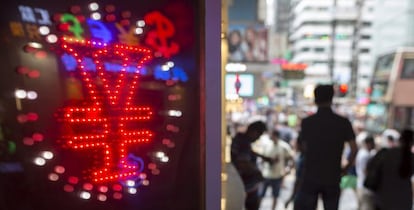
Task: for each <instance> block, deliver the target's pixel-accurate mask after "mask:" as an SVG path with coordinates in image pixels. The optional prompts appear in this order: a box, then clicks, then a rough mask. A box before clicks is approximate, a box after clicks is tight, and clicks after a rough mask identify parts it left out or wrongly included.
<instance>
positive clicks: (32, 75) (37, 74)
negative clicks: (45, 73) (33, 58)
mask: <svg viewBox="0 0 414 210" xmlns="http://www.w3.org/2000/svg"><path fill="white" fill-rule="evenodd" d="M37 54H38V53H36V55H37ZM27 76H28V77H29V78H32V79H34V78H39V77H40V72H39V71H38V70H33V71H30V72H29V73H28V74H27Z"/></svg>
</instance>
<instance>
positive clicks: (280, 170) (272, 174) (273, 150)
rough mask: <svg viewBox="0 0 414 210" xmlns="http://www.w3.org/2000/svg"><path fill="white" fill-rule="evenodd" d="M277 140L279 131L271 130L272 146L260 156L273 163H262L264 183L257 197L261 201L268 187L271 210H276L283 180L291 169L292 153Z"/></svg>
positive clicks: (288, 147) (287, 146)
mask: <svg viewBox="0 0 414 210" xmlns="http://www.w3.org/2000/svg"><path fill="white" fill-rule="evenodd" d="M279 138H280V137H279V131H277V130H273V132H272V133H271V134H270V139H271V140H272V143H273V144H271V145H270V146H269V147H266V148H265V150H264V151H263V154H262V155H264V156H266V157H269V158H271V159H273V161H272V163H270V162H268V161H265V162H263V168H262V174H263V177H264V182H263V185H262V187H261V190H260V192H259V196H260V199H261V200H262V199H263V198H264V196H265V195H266V191H267V189H268V188H269V187H270V188H271V189H272V199H273V202H272V208H271V209H272V210H274V209H276V206H277V199H278V197H279V192H280V187H281V184H282V182H283V178H284V177H285V176H286V175H288V174H289V173H290V171H291V169H292V167H293V151H292V149H291V147H290V145H289V144H288V143H286V142H284V141H282V140H280V139H279Z"/></svg>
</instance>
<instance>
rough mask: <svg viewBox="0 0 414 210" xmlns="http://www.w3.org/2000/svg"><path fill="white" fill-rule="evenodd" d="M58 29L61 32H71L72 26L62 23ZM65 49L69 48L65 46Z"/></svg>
mask: <svg viewBox="0 0 414 210" xmlns="http://www.w3.org/2000/svg"><path fill="white" fill-rule="evenodd" d="M58 28H59V30H61V31H69V28H70V25H69V24H68V23H61V24H59V26H58ZM63 48H67V47H65V46H63Z"/></svg>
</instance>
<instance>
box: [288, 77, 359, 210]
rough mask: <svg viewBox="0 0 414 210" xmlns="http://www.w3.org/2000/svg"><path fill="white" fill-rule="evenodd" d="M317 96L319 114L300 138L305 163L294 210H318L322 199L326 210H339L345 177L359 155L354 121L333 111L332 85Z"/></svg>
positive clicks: (308, 121) (308, 122) (304, 127)
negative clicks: (343, 160) (345, 155)
mask: <svg viewBox="0 0 414 210" xmlns="http://www.w3.org/2000/svg"><path fill="white" fill-rule="evenodd" d="M314 95H315V103H316V105H317V106H318V110H317V112H316V113H315V114H313V115H311V116H309V117H306V118H304V119H303V120H302V123H301V127H300V134H299V137H298V141H299V142H300V145H301V148H302V150H303V151H302V152H303V158H304V160H303V161H304V162H303V172H302V173H303V174H302V175H301V177H300V179H301V180H300V183H301V184H300V187H299V189H298V191H297V195H296V198H295V202H294V209H295V210H314V209H316V205H317V200H318V196H319V195H321V196H322V200H323V205H324V209H325V210H337V209H338V204H339V196H340V186H339V184H340V180H341V175H343V173H344V172H346V171H348V169H349V167H350V166H351V165H352V164H353V163H354V160H355V156H356V153H357V146H356V142H355V133H354V131H353V128H352V125H351V123H350V121H349V120H348V119H347V118H345V117H342V116H340V115H338V114H336V113H335V112H334V111H333V110H332V109H331V105H332V98H333V95H334V88H333V86H332V85H318V86H317V87H316V88H315V90H314ZM345 142H347V143H348V144H349V147H350V156H349V161H348V162H347V164H346V165H344V166H343V167H342V165H341V157H342V154H343V149H344V144H345Z"/></svg>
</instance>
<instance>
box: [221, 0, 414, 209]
mask: <svg viewBox="0 0 414 210" xmlns="http://www.w3.org/2000/svg"><path fill="white" fill-rule="evenodd" d="M222 36H223V37H222V38H223V42H224V43H223V50H222V53H223V57H224V58H223V60H224V62H223V67H224V69H225V76H224V86H225V113H226V122H227V124H226V125H227V131H228V133H227V134H228V135H227V139H228V141H227V142H224V146H223V147H224V148H226V149H225V150H224V151H225V159H226V160H225V161H226V162H229V158H228V153H229V149H228V145H229V144H230V141H231V140H230V139H231V137H232V136H233V135H234V134H235V133H236V132H237V131H240V130H243V129H244V126H245V125H247V124H248V123H249V122H251V121H253V120H254V119H262V120H263V121H265V122H266V123H267V124H268V128H270V129H274V128H277V129H279V130H281V131H282V134H286V135H285V136H282V139H284V140H286V141H288V142H289V143H290V144H291V145H292V146H294V142H295V138H296V136H297V132H298V126H299V125H300V120H301V119H302V118H304V117H306V116H308V115H309V114H312V113H314V112H315V111H316V107H315V106H314V103H313V89H314V87H315V86H316V85H317V84H321V83H329V84H334V87H335V89H336V95H335V97H334V104H333V108H334V109H335V110H336V111H337V112H338V113H340V114H342V115H344V116H346V117H348V118H349V119H350V121H351V122H352V123H353V126H354V128H355V131H356V134H357V141H361V139H362V138H363V136H366V135H368V134H373V135H374V136H375V137H376V140H377V141H379V142H380V141H381V140H382V139H381V138H382V137H385V135H388V134H389V132H391V133H392V132H394V130H396V131H399V130H401V129H403V128H407V127H408V128H411V129H414V95H413V94H412V93H411V91H412V90H414V1H412V0H256V1H252V0H224V1H223V34H222ZM262 138H264V139H266V138H268V137H266V136H264V137H263V136H262ZM263 141H266V140H263ZM259 144H260V143H259ZM228 177H229V176H226V177H225V178H224V180H227V178H228ZM291 179H294V177H293V175H292V177H290V178H289V177H288V178H287V179H286V180H285V185H284V188H283V189H282V196H280V198H279V199H281V200H283V199H286V198H284V196H283V191H284V190H287V191H289V190H290V188H291V185H292V184H291V182H293V181H289V180H291ZM289 183H290V184H289ZM223 190H224V194H226V193H227V192H226V190H230V191H231V190H232V189H228V188H226V187H225V188H223ZM269 196H270V194H269ZM223 202H224V203H225V202H226V200H225V199H224V200H223ZM282 203H283V202H282ZM227 205H228V204H227ZM223 206H226V204H223ZM270 207H271V205H270V201H269V200H266V199H265V200H264V202H263V203H262V208H261V209H270ZM278 207H279V208H278V209H284V208H283V205H282V204H280V205H279V206H278ZM357 207H358V204H357V199H356V197H355V193H354V192H353V191H352V190H350V191H349V190H345V191H344V193H343V194H342V197H341V208H340V209H344V210H345V209H346V210H351V209H357Z"/></svg>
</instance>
